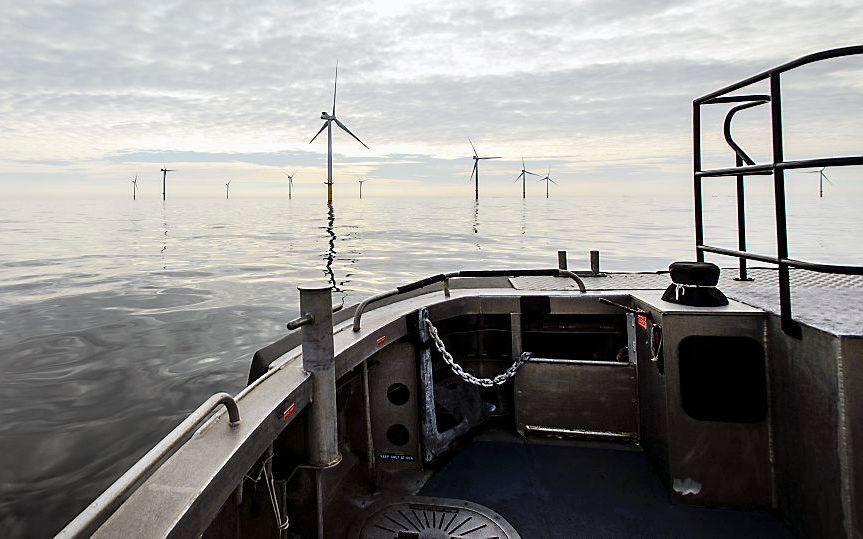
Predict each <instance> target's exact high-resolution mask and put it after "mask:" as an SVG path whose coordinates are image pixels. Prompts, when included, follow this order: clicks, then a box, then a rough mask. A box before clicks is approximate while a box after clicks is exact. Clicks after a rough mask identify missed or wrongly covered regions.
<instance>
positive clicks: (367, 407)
mask: <svg viewBox="0 0 863 539" xmlns="http://www.w3.org/2000/svg"><path fill="white" fill-rule="evenodd" d="M363 412H364V415H365V418H364V419H365V423H366V453H367V454H368V459H369V460H368V462H367V463H366V465H367V467H368V470H367V471H368V474H369V488H370V489H371V491H372V492H375V491H377V473H376V471H375V461H376V459H377V457H376V456H375V440H374V435H373V433H372V405H371V399H370V395H369V362H368V360H365V361H363Z"/></svg>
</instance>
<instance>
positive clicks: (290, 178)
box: [282, 170, 297, 200]
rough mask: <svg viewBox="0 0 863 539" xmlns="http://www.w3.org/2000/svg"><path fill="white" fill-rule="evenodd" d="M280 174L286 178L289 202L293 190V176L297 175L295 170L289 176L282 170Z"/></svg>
mask: <svg viewBox="0 0 863 539" xmlns="http://www.w3.org/2000/svg"><path fill="white" fill-rule="evenodd" d="M282 174H284V175H285V176H287V177H288V200H291V197H292V196H293V190H294V176H295V175H296V174H297V171H296V170H295V171H293V172H291V173H290V174H288V173H287V172H285V171H284V170H283V171H282Z"/></svg>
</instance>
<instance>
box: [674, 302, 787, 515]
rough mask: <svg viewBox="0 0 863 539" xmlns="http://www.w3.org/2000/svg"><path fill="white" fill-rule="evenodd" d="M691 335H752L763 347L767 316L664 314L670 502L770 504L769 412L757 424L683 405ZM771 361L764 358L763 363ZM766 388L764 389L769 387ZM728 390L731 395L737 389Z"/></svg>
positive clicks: (743, 504)
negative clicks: (684, 349)
mask: <svg viewBox="0 0 863 539" xmlns="http://www.w3.org/2000/svg"><path fill="white" fill-rule="evenodd" d="M692 335H700V336H734V337H748V338H750V339H752V340H754V341H755V342H756V343H758V344H759V345H762V346H763V344H764V317H763V316H750V315H747V316H730V315H728V314H725V315H723V316H712V315H710V314H709V312H705V313H704V314H703V315H696V314H694V313H693V314H687V315H683V316H680V315H665V316H664V317H663V347H664V359H665V378H666V389H667V393H666V398H667V403H668V446H669V474H670V479H671V486H672V492H671V496H672V500H674V501H675V502H677V503H686V504H692V505H705V506H725V507H743V508H767V507H770V506H771V504H772V478H771V474H770V440H769V430H768V423H769V414H768V415H765V417H764V419H763V420H761V421H758V422H756V423H744V422H730V421H704V420H697V419H694V418H692V417H690V416H689V415H688V414H687V413H686V412H685V411H684V409H683V404H682V400H681V388H680V382H681V380H680V354H679V346H680V343H681V341H682V340H683V339H685V338H686V337H689V336H692ZM768 361H769V360H768V359H767V358H766V357H765V363H767V362H768ZM764 368H765V369H766V368H767V366H766V364H765V365H764ZM765 386H766V384H765ZM763 390H764V392H765V393H766V392H767V391H768V388H767V387H764V388H763ZM727 391H728V392H729V394H732V395H733V393H734V391H735V387H733V386H731V387H728V388H727Z"/></svg>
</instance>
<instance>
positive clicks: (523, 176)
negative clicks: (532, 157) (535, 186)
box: [512, 156, 539, 198]
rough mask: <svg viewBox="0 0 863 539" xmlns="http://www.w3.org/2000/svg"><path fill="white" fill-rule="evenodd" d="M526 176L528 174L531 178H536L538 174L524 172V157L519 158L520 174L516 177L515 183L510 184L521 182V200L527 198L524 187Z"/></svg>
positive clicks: (525, 187)
mask: <svg viewBox="0 0 863 539" xmlns="http://www.w3.org/2000/svg"><path fill="white" fill-rule="evenodd" d="M528 174H530V175H531V176H537V177H538V176H539V174H536V173H534V172H530V171H529V170H525V167H524V156H521V174H519V175H518V176H516V177H515V181H513V182H512V183H515V182H517V181H518V180H521V198H527V186H526V184H527V175H528Z"/></svg>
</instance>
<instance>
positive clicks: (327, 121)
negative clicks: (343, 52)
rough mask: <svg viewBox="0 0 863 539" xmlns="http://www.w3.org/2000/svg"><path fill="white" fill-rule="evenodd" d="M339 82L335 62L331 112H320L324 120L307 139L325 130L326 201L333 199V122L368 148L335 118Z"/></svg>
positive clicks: (337, 67) (313, 138)
mask: <svg viewBox="0 0 863 539" xmlns="http://www.w3.org/2000/svg"><path fill="white" fill-rule="evenodd" d="M338 83H339V64H338V62H337V63H336V78H335V81H334V82H333V113H332V114H327V113H326V112H321V120H323V121H324V125H323V126H321V128H320V129H319V130H318V132H317V133H315V136H313V137H312V140H310V141H309V144H311V143H312V142H314V141H315V139H316V138H318V135H320V134H321V133H323V131H324V129H326V130H327V202H332V201H333V122H335V123H336V125H337V126H339V127H341V128H342V130H344V132H345V133H347V134H348V135H350V136H352V137H354V138H355V139H356V141H357V142H359V143H360V144H362V145H363V146H365V147H366V149H367V150H368V149H369V147H368V146H366V143H365V142H363V141H361V140H360V139H359V137H357V136H356V135H354V134H353V133H351V130H350V129H348V128H347V127H345V124H343V123H342V122H340V121H339V119H338V118H336V91H337V90H338Z"/></svg>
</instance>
